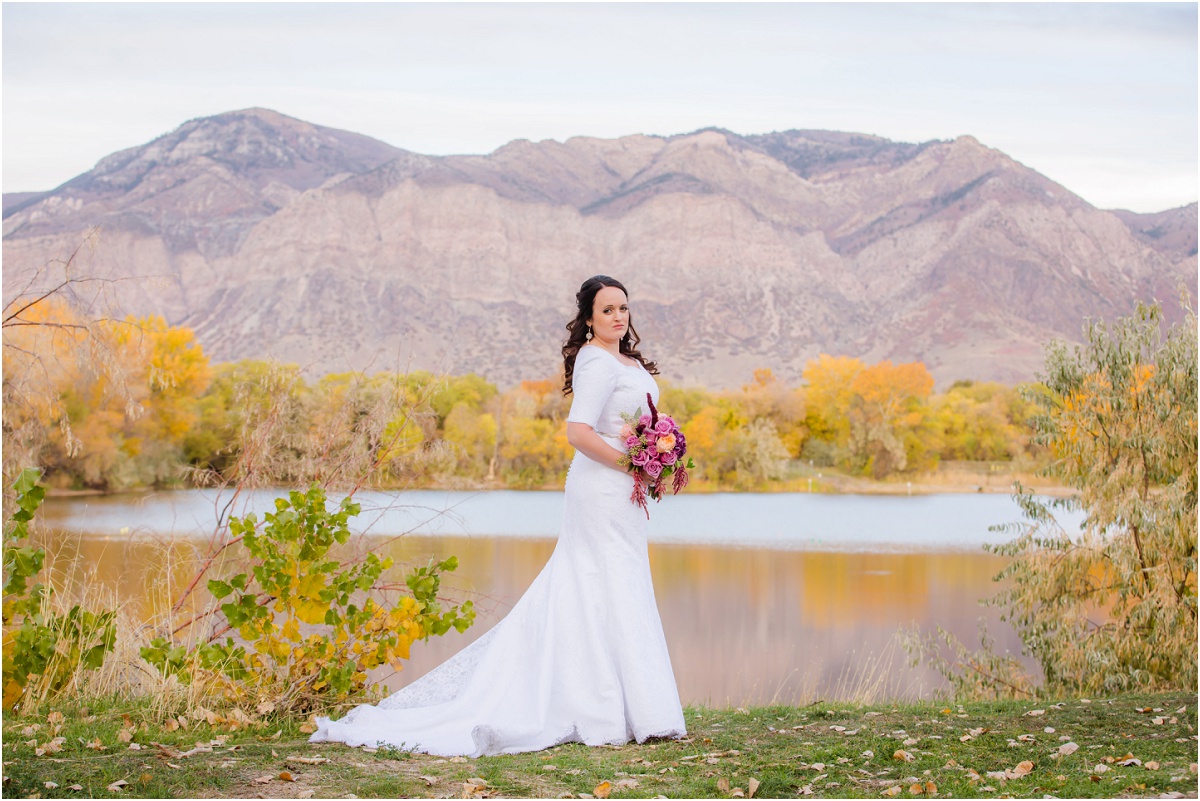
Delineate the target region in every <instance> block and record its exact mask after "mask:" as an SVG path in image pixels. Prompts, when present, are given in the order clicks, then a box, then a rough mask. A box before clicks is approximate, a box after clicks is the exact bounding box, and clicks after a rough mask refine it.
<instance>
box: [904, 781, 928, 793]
mask: <svg viewBox="0 0 1200 801" xmlns="http://www.w3.org/2000/svg"><path fill="white" fill-rule="evenodd" d="M924 792H925V785H923V784H921V783H920V782H917V783H916V784H910V785H909V786H908V793H909V795H921V794H923V793H924Z"/></svg>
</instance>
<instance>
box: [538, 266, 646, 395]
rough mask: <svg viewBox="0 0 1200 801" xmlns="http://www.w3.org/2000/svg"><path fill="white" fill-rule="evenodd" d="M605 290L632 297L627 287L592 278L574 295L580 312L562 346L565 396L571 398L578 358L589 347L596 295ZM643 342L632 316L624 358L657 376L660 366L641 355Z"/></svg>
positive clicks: (569, 325) (600, 277) (624, 339)
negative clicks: (613, 290) (583, 349)
mask: <svg viewBox="0 0 1200 801" xmlns="http://www.w3.org/2000/svg"><path fill="white" fill-rule="evenodd" d="M606 286H611V287H616V288H617V289H619V290H621V291H622V292H624V293H625V297H626V298H628V297H629V292H628V291H626V289H625V286H624V284H622V283H621V282H620V281H618V280H617V279H615V278H609V277H608V276H607V275H593V276H592V277H591V278H589V279H588V280H586V281H584V282H583V286H581V287H579V291H578V292H576V293H575V305H576V308H577V311H576V313H575V319H574V320H572V321H571V322H569V323H567V341H566V342H565V343H564V344H563V346H562V355H563V389H562V391H563V394H564V395H570V394H571V378H572V376H573V375H574V374H575V357H576V356H578V355H579V349H580V348H582V347H583V346H584V345H585V344H586V343H587V333H588V323H587V321H588V318H589V317H591V316H592V305H593V304H594V303H595V301H596V293H597V292H599V291H600V290H601V289H603V288H604V287H606ZM641 341H642V338H641V337H639V336H638V333H637V331H635V330H634V328H633V316H632V315H631V316H630V318H629V330H628V331H626V332H625V336H623V337H621V341H620V348H621V355H622V356H628V357H629V358H631V359H637V360H638V361H639V362H641V363H642V366H643V367H645V368H646V372H647V373H650V375H658V365H657V364H656V363H654V362H652V361H648V360H647V359H646V357H644V356H642V354H641V353H639V352H638V349H637V346H638V343H639V342H641Z"/></svg>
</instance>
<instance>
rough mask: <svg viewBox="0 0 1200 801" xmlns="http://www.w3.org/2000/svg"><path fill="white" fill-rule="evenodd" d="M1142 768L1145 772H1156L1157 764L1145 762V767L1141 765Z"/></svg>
mask: <svg viewBox="0 0 1200 801" xmlns="http://www.w3.org/2000/svg"><path fill="white" fill-rule="evenodd" d="M1142 767H1144V768H1145V769H1146V770H1158V763H1157V762H1155V761H1153V760H1151V761H1149V762H1147V763H1146V764H1145V765H1143V766H1142Z"/></svg>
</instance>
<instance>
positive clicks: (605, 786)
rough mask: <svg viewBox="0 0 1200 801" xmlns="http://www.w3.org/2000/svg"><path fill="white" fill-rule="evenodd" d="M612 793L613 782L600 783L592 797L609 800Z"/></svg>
mask: <svg viewBox="0 0 1200 801" xmlns="http://www.w3.org/2000/svg"><path fill="white" fill-rule="evenodd" d="M725 789H726V790H728V789H729V782H728V781H727V782H726V783H725ZM611 792H612V782H607V781H605V782H600V783H599V784H597V785H596V786H595V787H594V788H593V789H592V795H594V796H596V798H608V794H609V793H611Z"/></svg>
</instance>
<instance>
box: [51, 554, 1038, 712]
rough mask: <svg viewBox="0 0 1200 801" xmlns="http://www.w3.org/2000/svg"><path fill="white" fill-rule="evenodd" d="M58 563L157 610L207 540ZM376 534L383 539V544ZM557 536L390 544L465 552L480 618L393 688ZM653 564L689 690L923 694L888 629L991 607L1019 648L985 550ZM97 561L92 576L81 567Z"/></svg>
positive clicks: (928, 683) (748, 695)
mask: <svg viewBox="0 0 1200 801" xmlns="http://www.w3.org/2000/svg"><path fill="white" fill-rule="evenodd" d="M51 540H52V543H53V551H54V553H55V554H56V555H57V560H56V561H57V563H58V564H59V565H64V564H69V563H72V559H71V557H73V556H75V555H78V556H79V557H80V558H79V559H78V560H77V561H74V562H73V563H74V564H75V570H76V572H77V574H76V575H75V576H74V577H75V578H76V579H83V580H88V581H92V582H95V583H96V584H98V585H101V586H104V587H108V588H110V589H111V590H112V591H114V592H116V593H119V596H120V597H121V598H122V599H124V600H126V601H128V602H129V603H131V604H133V606H132V607H131V611H136V613H139V614H148V610H150V609H153V608H156V607H157V608H162V606H163V605H164V604H165V603H167V602H169V600H173V599H174V598H177V597H178V595H179V593H180V592H181V591H182V590H183V589H184V588H185V587H186V586H187V584H188V582H189V581H190V579H191V578H192V575H193V572H194V567H195V564H196V559H197V557H198V546H203V542H195V541H193V542H188V541H181V540H174V541H168V540H156V539H154V538H145V537H143V538H136V539H133V538H129V537H120V536H111V535H94V534H80V533H78V532H72V533H63V532H60V533H57V534H54V535H52V537H51ZM376 547H378V544H377V545H376ZM553 548H554V542H553V540H548V539H515V538H511V537H462V536H441V537H429V536H413V535H410V536H406V537H402V538H400V539H398V540H395V541H393V542H391V543H390V544H388V545H387V546H386V548H385V550H386V552H387V553H388V554H390V555H391V556H393V558H394V559H395V560H396V561H397V562H398V563H401V564H424V563H425V562H426V561H428V560H429V559H431V558H435V559H443V558H445V557H447V556H450V555H452V554H453V555H456V556H458V558H459V564H460V567H459V570H458V571H456V572H455V573H454V574H451V575H450V576H449V577H448V578H447V580H446V581H445V583H444V586H443V589H444V591H445V593H446V594H448V595H449V596H451V597H453V598H456V599H460V600H461V599H466V598H470V599H472V600H474V601H475V603H476V605H477V606H478V607H479V612H480V615H479V619H478V621H477V623H476V624H475V626H474V627H472V628H471V629H470V630H468V631H467V632H466V633H464V634H457V633H453V632H452V633H451V634H448V635H446V636H444V637H441V638H434V639H431V640H430V641H429V642H428V643H426V644H418V645H416V646H414V648H413V652H412V653H413V658H412V661H411V662H410V663H409V664H408V666H407V667H406V669H405V670H404V671H402V672H401V673H398V674H390V675H384V674H381V675H380V676H379V678H380V679H381V680H384V681H386V682H387V684H388V686H389V687H392V688H397V687H400V686H403V685H404V684H406V683H408V682H410V681H412V680H413V679H415V678H417V677H419V676H420V675H422V674H424V673H425V672H427V671H428V670H429V669H431V668H432V667H434V666H436V665H437V664H439V663H441V662H442V661H443V660H445V659H446V658H448V657H449V656H451V655H452V654H454V653H455V652H457V651H458V650H459V649H461V648H463V647H464V646H465V645H467V644H468V643H470V642H472V641H473V640H475V639H476V638H477V637H479V636H480V635H482V634H483V633H484V632H485V631H487V630H488V629H489V628H491V626H493V625H494V624H495V623H496V621H498V620H499V619H500V618H501V617H502V616H503V615H504V614H505V613H506V612H507V611H508V610H509V609H510V608H511V606H512V604H513V603H515V602H516V600H517V599H518V598H519V597H520V596H521V594H522V593H523V592H524V591H525V589H526V588H527V587H528V586H529V584H530V583H532V581H533V579H534V577H535V576H536V575H537V573H538V571H539V570H541V568H542V566H543V565H544V564H545V562H546V560H547V559H549V557H550V554H551V552H552V550H553ZM650 564H651V569H652V572H653V575H654V586H655V592H656V594H657V598H658V605H659V610H660V613H661V615H662V619H663V626H664V628H665V630H666V636H667V642H668V646H669V648H670V651H671V658H672V662H673V664H674V668H675V674H676V678H677V680H678V684H679V690H680V694H681V696H682V698H683V701H684V703H701V702H704V703H710V704H718V705H721V704H732V705H746V704H763V703H770V702H772V701H775V702H780V703H807V702H809V701H811V700H814V699H816V698H818V697H824V698H833V697H847V696H853V695H855V694H856V693H859V692H861V691H862V690H863V689H864V688H872V687H873V688H875V689H876V690H878V691H879V692H880V694H882V695H885V696H889V695H890V696H927V695H929V694H930V693H931V692H932V691H933V690H935V689H937V688H940V687H942V686H943V685H942V682H941V679H940V677H938V676H936V674H933V673H932V672H931V671H928V670H925V669H915V670H914V669H911V668H909V667H908V665H907V661H906V659H905V658H904V654H903V653H902V652H900V651H899V650H898V649H897V648H895V647H894V646H893V645H892V644H891V643H892V638H893V635H894V634H895V632H896V630H897V629H898V628H899V627H901V626H911V625H920V626H922V627H924V628H926V629H932V627H933V626H935V625H941V626H943V627H945V628H947V629H949V630H950V631H952V632H954V633H956V634H957V635H959V636H960V637H961V638H963V639H964V640H965V641H968V642H973V641H974V639H975V631H976V621H977V619H978V618H979V617H980V616H981V615H984V616H987V617H988V618H989V629H990V630H991V632H992V633H993V634H994V635H995V638H996V645H997V648H998V649H999V650H1001V651H1003V650H1005V649H1010V650H1013V651H1017V650H1019V642H1018V641H1017V639H1016V637H1015V634H1014V633H1013V632H1012V630H1011V629H1010V628H1008V627H1007V626H1006V625H1004V624H1002V623H1000V622H999V621H998V618H997V617H996V615H995V613H994V612H992V611H991V610H985V609H982V608H980V607H979V606H978V604H977V601H978V600H979V599H980V598H981V597H984V596H987V595H990V594H991V593H993V592H994V591H995V585H994V584H993V583H992V581H991V577H992V576H993V575H995V573H996V572H997V571H998V570H999V569H1000V568H1001V567H1002V566H1003V560H1002V559H1000V558H999V557H995V556H992V555H989V554H986V553H977V552H970V551H948V552H929V551H925V552H913V553H902V552H886V553H865V552H848V551H840V552H821V551H795V550H782V551H781V550H766V549H761V548H739V547H733V546H717V545H707V544H652V545H651V546H650ZM85 571H90V574H91V575H89V576H84V572H85Z"/></svg>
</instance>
